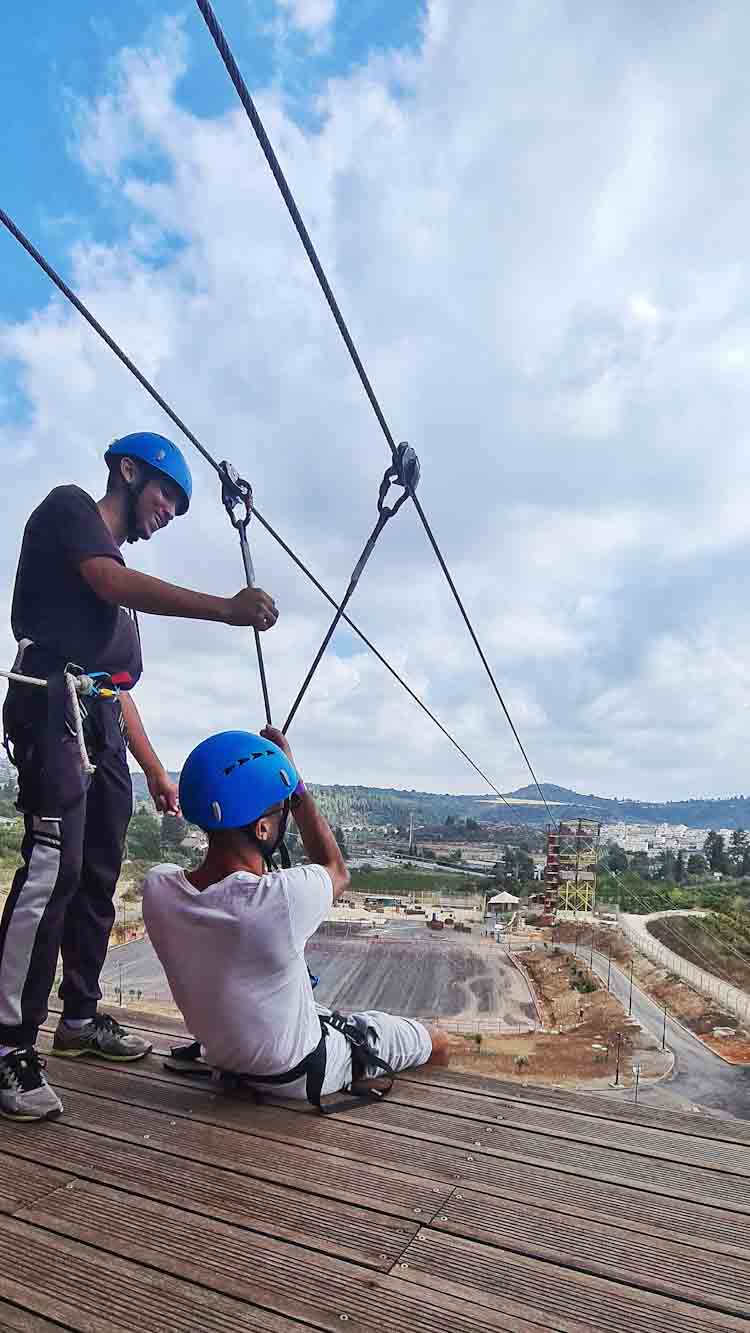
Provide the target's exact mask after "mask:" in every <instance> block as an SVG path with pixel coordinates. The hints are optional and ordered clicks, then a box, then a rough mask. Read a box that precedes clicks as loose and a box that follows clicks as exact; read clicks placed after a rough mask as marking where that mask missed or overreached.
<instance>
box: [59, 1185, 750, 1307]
mask: <svg viewBox="0 0 750 1333" xmlns="http://www.w3.org/2000/svg"><path fill="white" fill-rule="evenodd" d="M53 1198H54V1196H53ZM49 1201H50V1200H49V1196H47V1198H46V1199H45V1200H43V1201H42V1203H41V1204H39V1205H36V1206H37V1207H41V1208H42V1209H44V1208H46V1207H47V1206H48V1204H49ZM431 1226H432V1228H433V1229H436V1230H439V1231H447V1232H449V1233H451V1234H455V1235H458V1236H465V1237H468V1238H469V1239H473V1240H479V1241H482V1242H485V1243H487V1244H490V1245H493V1246H497V1247H498V1248H499V1249H501V1250H512V1251H513V1252H514V1253H517V1254H525V1255H528V1256H530V1257H532V1258H535V1259H548V1260H550V1261H551V1262H553V1263H562V1264H564V1265H565V1267H567V1268H574V1269H576V1270H577V1271H579V1272H582V1273H596V1274H598V1275H599V1276H600V1277H609V1276H610V1275H611V1274H612V1273H616V1274H617V1280H618V1282H622V1283H626V1284H628V1285H629V1286H634V1287H639V1288H642V1289H644V1290H646V1291H657V1292H661V1293H662V1294H663V1295H667V1296H676V1297H678V1298H680V1299H682V1300H686V1301H688V1302H691V1303H695V1304H699V1305H705V1306H706V1307H708V1308H711V1309H716V1310H723V1311H725V1312H727V1313H729V1314H734V1315H739V1316H743V1315H746V1314H747V1313H748V1312H749V1311H750V1262H748V1261H747V1260H742V1259H737V1258H733V1259H732V1261H731V1262H729V1263H727V1262H721V1261H714V1262H713V1263H712V1262H707V1261H706V1258H705V1256H703V1257H701V1256H700V1255H698V1254H696V1252H695V1250H693V1249H692V1248H691V1247H690V1246H689V1245H681V1244H679V1243H677V1242H675V1241H674V1240H667V1239H665V1237H663V1236H662V1237H661V1238H660V1239H657V1238H656V1237H654V1236H650V1237H648V1238H646V1237H645V1236H643V1237H639V1236H637V1235H634V1234H633V1233H632V1232H629V1231H628V1230H626V1229H624V1228H620V1227H617V1226H613V1225H606V1224H605V1223H603V1222H601V1221H586V1220H585V1219H583V1218H580V1217H579V1218H575V1219H574V1218H572V1217H562V1216H561V1215H560V1214H558V1213H549V1212H547V1211H546V1210H545V1209H544V1208H543V1207H537V1206H534V1205H532V1204H529V1203H527V1204H519V1203H514V1202H512V1201H510V1200H508V1199H505V1200H502V1201H500V1200H492V1201H491V1200H490V1199H488V1197H487V1196H486V1195H484V1194H476V1193H472V1192H470V1191H457V1192H456V1193H455V1194H454V1195H453V1196H452V1197H451V1198H450V1199H449V1201H448V1203H447V1205H446V1207H445V1210H444V1212H443V1213H442V1214H440V1215H439V1217H437V1218H436V1219H434V1220H433V1222H432V1223H431Z"/></svg>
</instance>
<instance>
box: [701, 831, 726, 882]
mask: <svg viewBox="0 0 750 1333" xmlns="http://www.w3.org/2000/svg"><path fill="white" fill-rule="evenodd" d="M703 853H704V855H705V857H706V860H707V861H708V864H709V866H710V867H711V869H712V870H714V871H719V872H721V873H723V872H724V871H725V870H726V868H727V854H726V848H725V846H724V838H723V836H722V835H721V833H716V832H715V830H714V829H711V832H710V833H709V834H708V835H707V837H706V841H705V842H704V844H703Z"/></svg>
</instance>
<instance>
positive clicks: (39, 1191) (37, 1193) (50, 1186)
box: [0, 1125, 71, 1213]
mask: <svg viewBox="0 0 750 1333" xmlns="http://www.w3.org/2000/svg"><path fill="white" fill-rule="evenodd" d="M29 1128H30V1126H28V1125H24V1126H23V1127H21V1126H18V1125H16V1126H15V1127H14V1129H13V1131H11V1132H9V1133H8V1135H7V1139H6V1142H7V1146H8V1148H9V1149H10V1151H9V1152H0V1181H2V1188H1V1189H0V1212H2V1213H14V1212H15V1211H16V1209H17V1208H20V1207H23V1205H24V1204H27V1203H33V1201H34V1200H35V1199H39V1198H41V1197H42V1195H44V1194H51V1193H52V1191H53V1190H56V1189H59V1188H60V1186H61V1185H66V1184H67V1183H68V1181H69V1180H70V1179H71V1177H70V1175H69V1174H68V1173H67V1172H64V1171H54V1170H50V1169H49V1167H46V1166H45V1167H41V1166H39V1165H37V1164H36V1163H32V1162H27V1161H25V1160H24V1159H23V1158H22V1157H21V1158H19V1157H16V1156H15V1155H14V1153H13V1146H14V1143H13V1140H14V1136H15V1137H18V1135H19V1133H20V1134H23V1133H24V1132H25V1131H28V1129H29ZM32 1133H33V1129H32ZM4 1137H5V1136H4Z"/></svg>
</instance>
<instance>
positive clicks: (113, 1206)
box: [24, 1182, 528, 1333]
mask: <svg viewBox="0 0 750 1333" xmlns="http://www.w3.org/2000/svg"><path fill="white" fill-rule="evenodd" d="M24 1216H25V1217H26V1220H28V1221H30V1222H34V1223H36V1224H38V1225H39V1226H42V1227H44V1228H45V1229H48V1230H52V1231H54V1232H55V1233H57V1234H60V1235H63V1236H67V1237H70V1238H72V1239H74V1240H78V1241H83V1242H85V1243H86V1244H89V1245H93V1246H100V1247H101V1246H104V1247H105V1248H106V1249H107V1251H108V1252H109V1253H114V1254H116V1255H122V1256H125V1257H129V1258H131V1259H132V1260H133V1261H135V1262H137V1263H139V1264H144V1265H147V1266H148V1267H149V1268H156V1269H158V1271H159V1272H162V1273H169V1274H171V1275H173V1276H174V1277H177V1278H181V1279H183V1280H187V1281H191V1282H196V1283H198V1284H200V1286H201V1287H206V1288H208V1289H210V1290H211V1291H215V1292H219V1293H222V1294H224V1295H227V1296H231V1297H233V1298H235V1299H238V1300H243V1301H248V1302H250V1303H251V1304H252V1305H253V1306H256V1307H258V1306H259V1307H262V1308H263V1309H268V1310H273V1311H275V1312H277V1313H279V1314H282V1315H286V1316H288V1317H290V1318H293V1319H299V1320H301V1321H303V1322H305V1323H306V1324H309V1325H311V1326H312V1327H314V1328H318V1329H323V1330H326V1333H339V1331H340V1329H341V1327H342V1324H343V1323H345V1325H346V1327H347V1329H350V1328H351V1329H358V1330H362V1333H364V1331H365V1330H368V1331H370V1333H381V1331H382V1329H383V1328H388V1329H393V1330H398V1331H399V1333H401V1331H402V1330H404V1331H405V1330H410V1331H413V1333H430V1330H433V1331H434V1333H443V1330H444V1327H445V1315H444V1311H443V1309H442V1308H441V1307H440V1305H439V1304H436V1303H435V1302H434V1300H433V1301H429V1300H426V1299H425V1298H424V1297H423V1296H422V1295H421V1294H420V1292H419V1291H417V1290H414V1289H412V1291H411V1292H409V1293H407V1294H405V1295H404V1296H399V1297H395V1296H394V1295H393V1294H391V1293H388V1291H387V1290H383V1289H382V1288H381V1289H379V1291H378V1296H377V1299H375V1300H373V1299H372V1296H371V1294H370V1288H371V1286H372V1283H373V1275H372V1274H371V1273H370V1272H368V1271H367V1270H366V1269H363V1268H361V1267H359V1266H357V1265H354V1264H350V1263H343V1262H342V1261H341V1260H339V1259H334V1258H330V1257H328V1256H325V1255H316V1257H315V1261H314V1263H311V1262H310V1257H309V1255H308V1254H307V1253H306V1252H305V1251H304V1250H303V1249H301V1248H299V1247H296V1246H292V1245H287V1244H284V1243H283V1242H281V1241H277V1240H269V1239H266V1238H264V1237H260V1236H257V1235H254V1234H252V1233H250V1232H243V1231H241V1230H239V1229H238V1228H236V1227H231V1226H228V1225H226V1224H225V1223H223V1222H217V1221H214V1220H213V1219H212V1218H208V1217H203V1218H201V1219H197V1218H196V1217H194V1216H193V1215H188V1214H185V1213H182V1212H181V1211H180V1210H179V1209H176V1208H170V1207H166V1206H164V1205H160V1204H155V1203H152V1202H150V1201H147V1200H143V1199H134V1198H133V1197H132V1196H129V1195H127V1194H124V1193H120V1192H118V1191H115V1190H110V1189H105V1188H102V1187H101V1186H98V1185H93V1184H91V1183H89V1182H77V1183H76V1184H75V1185H74V1186H73V1187H72V1188H70V1187H68V1188H65V1189H63V1190H60V1191H58V1192H57V1193H56V1194H54V1195H49V1196H47V1198H46V1199H45V1200H44V1201H42V1202H41V1203H40V1204H39V1205H37V1206H32V1207H31V1208H30V1209H29V1210H28V1211H27V1213H25V1214H24ZM102 1217H106V1219H107V1231H106V1236H103V1235H102V1229H101V1224H100V1219H101V1218H102ZM100 1262H101V1261H100ZM477 1313H479V1312H477V1311H476V1310H471V1309H465V1310H464V1311H461V1310H460V1307H458V1308H457V1310H455V1311H454V1315H453V1317H452V1327H453V1329H457V1328H459V1327H460V1328H462V1329H463V1330H465V1333H475V1330H479V1329H484V1328H488V1327H491V1328H493V1329H495V1328H498V1327H500V1328H505V1329H508V1330H514V1331H515V1330H516V1329H517V1328H518V1324H517V1323H515V1322H512V1323H511V1322H504V1321H501V1322H499V1323H498V1322H497V1321H494V1322H493V1323H492V1324H489V1323H488V1322H487V1320H486V1319H485V1318H482V1316H481V1314H480V1318H479V1321H478V1322H477V1318H476V1316H477ZM497 1313H499V1314H500V1315H502V1309H500V1310H499V1311H498V1312H497ZM457 1314H463V1318H462V1319H460V1320H458V1319H457V1318H456V1315H457ZM524 1327H528V1326H524Z"/></svg>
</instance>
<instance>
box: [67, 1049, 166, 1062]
mask: <svg viewBox="0 0 750 1333" xmlns="http://www.w3.org/2000/svg"><path fill="white" fill-rule="evenodd" d="M152 1049H153V1048H152V1047H151V1046H149V1048H148V1050H147V1051H139V1052H138V1054H137V1055H109V1054H108V1053H107V1052H106V1051H97V1050H94V1048H93V1046H82V1047H81V1049H80V1050H76V1051H70V1050H67V1051H66V1050H64V1049H63V1048H62V1047H60V1046H53V1047H52V1054H53V1055H57V1056H62V1058H63V1060H77V1059H78V1057H79V1056H81V1055H93V1056H95V1057H96V1059H97V1060H109V1061H110V1063H111V1064H121V1065H123V1064H132V1063H133V1061H134V1060H142V1059H143V1058H144V1056H146V1055H149V1054H150V1052H151V1050H152Z"/></svg>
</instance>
